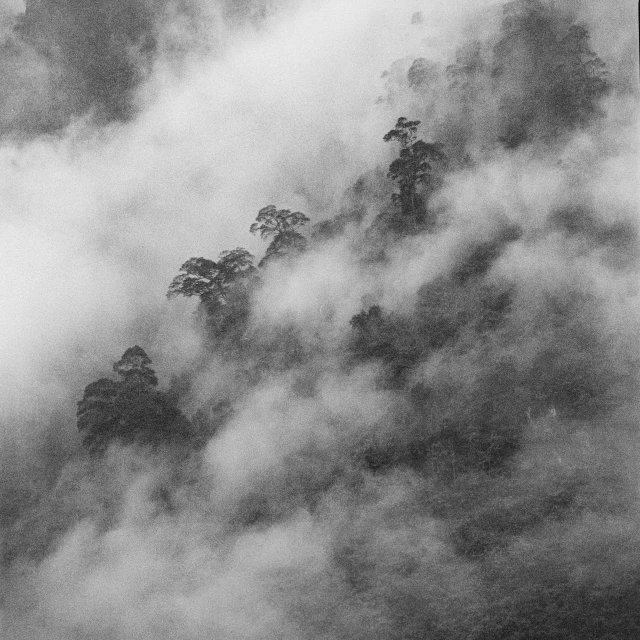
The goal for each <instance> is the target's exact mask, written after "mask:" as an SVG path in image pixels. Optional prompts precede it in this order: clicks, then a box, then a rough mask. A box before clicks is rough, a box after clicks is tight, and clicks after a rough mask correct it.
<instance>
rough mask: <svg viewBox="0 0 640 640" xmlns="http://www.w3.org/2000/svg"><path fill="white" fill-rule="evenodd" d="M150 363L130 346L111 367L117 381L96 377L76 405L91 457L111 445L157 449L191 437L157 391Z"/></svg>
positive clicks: (185, 424) (174, 409)
mask: <svg viewBox="0 0 640 640" xmlns="http://www.w3.org/2000/svg"><path fill="white" fill-rule="evenodd" d="M150 364H151V360H150V359H149V357H148V356H147V354H146V353H145V351H144V350H143V349H142V348H141V347H138V346H135V347H132V348H130V349H127V351H125V353H124V355H123V356H122V358H121V359H120V360H119V361H118V362H116V363H115V364H114V365H113V369H114V371H115V372H116V373H117V374H118V375H119V376H120V377H121V378H122V379H121V380H113V379H111V378H101V379H100V380H97V381H96V382H92V383H91V384H89V385H87V387H86V389H85V391H84V396H83V398H82V400H81V401H80V402H79V403H78V429H79V431H80V433H81V434H82V443H83V445H84V446H85V447H86V448H87V449H88V451H89V452H90V453H92V454H99V453H103V452H104V451H105V450H106V449H107V448H108V446H109V445H110V444H112V443H113V442H120V443H123V444H133V443H136V444H142V445H153V446H159V445H171V444H179V443H183V444H184V443H186V442H188V441H189V439H190V438H191V437H192V435H193V434H192V431H191V426H190V424H189V422H188V421H187V420H186V418H184V416H183V415H182V414H181V413H180V411H179V409H178V408H177V407H176V406H175V404H174V403H173V402H172V401H171V400H170V398H169V397H168V396H167V395H166V394H165V393H163V392H161V391H158V390H156V388H155V387H156V386H157V384H158V380H157V378H156V376H155V373H154V372H153V369H151V368H150V367H149V365H150Z"/></svg>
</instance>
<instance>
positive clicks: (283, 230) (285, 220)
mask: <svg viewBox="0 0 640 640" xmlns="http://www.w3.org/2000/svg"><path fill="white" fill-rule="evenodd" d="M307 222H309V218H308V217H307V216H306V215H304V213H300V212H299V211H294V212H292V211H291V210H289V209H276V207H275V206H274V205H272V204H270V205H268V206H267V207H263V208H262V209H260V211H259V213H258V217H257V218H256V221H255V222H254V223H253V224H252V225H251V227H250V229H249V230H250V231H251V233H253V234H256V233H259V234H260V237H261V238H262V239H263V240H265V239H267V238H272V240H271V244H269V246H268V247H267V251H266V253H265V256H264V258H262V260H261V261H260V263H259V264H258V266H264V265H265V264H266V263H267V262H268V261H270V260H273V259H276V258H282V257H284V256H288V255H296V254H298V253H302V252H303V251H304V250H305V249H306V248H307V239H306V238H305V237H304V236H303V235H302V234H301V233H300V232H299V231H298V229H299V228H300V227H302V226H303V225H305V224H307Z"/></svg>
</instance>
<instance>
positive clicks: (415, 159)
mask: <svg viewBox="0 0 640 640" xmlns="http://www.w3.org/2000/svg"><path fill="white" fill-rule="evenodd" d="M419 125H420V120H407V118H398V122H397V123H396V126H395V127H394V128H393V129H391V131H389V132H388V133H387V134H386V135H385V136H384V138H383V140H384V141H385V142H391V141H394V142H398V143H399V144H400V155H399V156H398V157H397V158H396V159H395V160H394V161H393V162H392V163H391V164H390V165H389V172H388V174H387V175H388V177H389V178H391V179H392V180H395V181H396V182H397V183H398V186H399V189H400V190H399V192H397V193H394V194H393V199H394V201H395V202H397V203H399V204H400V208H401V210H402V213H403V214H405V215H414V216H415V215H417V214H419V213H420V210H421V209H423V208H424V204H425V203H424V201H423V199H422V198H421V197H420V196H419V195H418V192H417V188H418V185H425V186H427V187H428V186H429V183H430V181H431V179H432V177H433V175H434V173H435V171H436V168H437V166H438V165H439V164H442V163H444V160H445V155H444V152H443V145H442V144H440V143H428V142H424V141H423V140H418V136H417V131H418V126H419Z"/></svg>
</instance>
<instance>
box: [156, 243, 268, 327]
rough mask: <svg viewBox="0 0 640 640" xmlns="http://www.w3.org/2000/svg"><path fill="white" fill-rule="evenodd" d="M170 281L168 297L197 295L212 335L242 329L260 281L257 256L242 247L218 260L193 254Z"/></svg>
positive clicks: (225, 252)
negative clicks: (252, 296)
mask: <svg viewBox="0 0 640 640" xmlns="http://www.w3.org/2000/svg"><path fill="white" fill-rule="evenodd" d="M180 270H181V271H182V273H180V274H179V275H177V276H176V277H175V278H174V279H173V281H172V282H171V284H170V285H169V291H168V292H167V297H169V298H171V297H173V296H177V295H182V296H187V297H191V296H197V297H199V298H200V302H201V305H202V309H204V311H205V312H206V316H207V318H206V323H207V326H208V328H209V331H210V333H211V335H212V336H213V337H215V338H221V337H223V336H225V335H227V334H228V333H229V331H230V330H231V329H232V328H235V329H236V330H237V331H236V333H241V332H242V330H243V328H244V323H245V321H246V319H247V318H248V315H249V311H250V296H251V292H252V291H253V287H254V286H255V285H256V283H257V282H258V278H257V275H256V271H257V270H256V268H255V267H254V266H253V256H252V255H251V254H250V253H249V252H248V251H247V250H246V249H243V248H241V247H238V248H236V249H232V250H230V251H223V252H222V253H221V254H220V257H219V258H218V262H214V261H213V260H208V259H207V258H191V259H190V260H187V262H185V263H184V264H183V265H182V266H181V267H180Z"/></svg>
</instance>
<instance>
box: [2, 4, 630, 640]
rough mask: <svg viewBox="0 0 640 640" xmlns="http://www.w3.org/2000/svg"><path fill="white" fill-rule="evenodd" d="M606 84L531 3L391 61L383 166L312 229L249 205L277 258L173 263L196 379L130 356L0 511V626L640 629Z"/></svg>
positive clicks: (623, 240) (126, 631) (84, 633)
mask: <svg viewBox="0 0 640 640" xmlns="http://www.w3.org/2000/svg"><path fill="white" fill-rule="evenodd" d="M27 17H28V18H29V16H27ZM29 19H31V20H35V18H33V16H31V18H29ZM421 20H422V17H421V14H419V13H414V14H413V18H412V16H411V15H408V16H407V22H411V23H412V24H416V25H417V24H420V22H421ZM24 24H25V25H26V26H23V27H21V28H22V29H28V25H29V24H30V23H29V22H28V20H27V22H25V23H24ZM140 28H142V27H140ZM152 45H153V41H149V42H148V43H147V44H146V45H144V46H143V45H140V46H139V49H138V54H139V55H143V54H144V52H145V51H146V49H145V47H150V48H152ZM153 46H155V45H153ZM145 55H146V54H145ZM74 64H75V63H74ZM78 64H79V63H78ZM383 71H384V70H383V69H381V70H380V72H381V73H382V72H383ZM616 73H617V72H616V69H615V68H614V67H613V66H611V65H608V64H607V63H605V62H604V61H603V59H602V58H601V57H599V55H598V53H597V52H596V51H594V48H593V44H592V41H591V35H590V32H589V28H588V27H587V25H586V24H585V23H584V22H582V21H581V20H580V19H579V18H578V17H577V16H576V15H575V14H573V13H572V12H570V11H569V10H566V9H564V8H563V7H561V6H560V5H558V4H557V3H547V2H542V1H541V0H515V1H513V2H508V3H507V4H505V5H504V6H503V7H501V9H500V12H499V17H498V19H497V20H496V23H495V29H494V30H493V31H491V32H490V33H481V34H478V37H477V39H473V38H472V39H469V38H467V41H466V42H465V43H464V44H461V45H460V46H459V47H458V48H457V50H456V51H455V52H453V54H452V55H451V56H450V59H448V60H447V61H445V62H443V61H442V60H431V59H429V58H428V57H419V58H412V59H403V60H398V61H396V62H393V61H390V66H389V70H388V71H384V74H383V76H382V83H383V84H384V94H383V95H381V97H380V98H379V103H380V104H382V105H384V106H385V108H387V109H389V110H390V111H394V112H395V116H394V119H393V120H392V121H389V122H388V123H387V124H386V125H385V126H384V128H382V129H380V130H376V131H370V132H369V134H370V135H371V136H374V137H376V139H377V140H380V141H382V142H384V145H385V153H386V161H385V162H384V163H383V164H380V165H379V166H376V167H373V168H370V169H369V170H367V171H366V172H364V173H362V175H360V176H359V177H358V178H357V179H356V180H355V181H353V183H352V184H350V185H349V186H347V188H346V189H343V190H342V192H341V195H340V196H339V198H338V199H337V204H335V206H334V207H333V208H332V210H331V211H325V212H324V215H322V216H314V215H312V214H311V213H310V212H305V211H296V210H295V209H297V208H302V207H299V206H298V205H297V204H296V203H290V202H287V201H276V202H273V203H269V200H267V201H266V202H265V203H264V206H263V208H261V209H259V210H258V211H247V213H246V223H245V232H246V238H247V244H248V246H252V247H253V246H256V245H255V242H254V241H255V240H256V239H260V241H261V245H260V246H261V249H260V251H261V254H258V255H254V254H252V253H251V252H250V251H249V250H248V249H246V248H244V247H242V246H232V247H230V248H228V249H226V250H223V251H221V252H215V251H213V252H212V253H211V254H208V255H203V256H199V255H192V256H189V255H185V256H184V262H183V263H182V264H181V265H180V264H176V265H175V272H174V273H175V276H174V277H173V279H172V280H169V281H167V283H166V288H167V293H166V298H167V300H166V303H165V304H166V305H167V308H172V309H174V308H180V309H187V311H188V314H187V315H185V317H186V318H187V322H188V323H190V327H191V330H192V331H193V332H194V333H195V335H197V337H198V349H197V352H196V353H195V354H194V355H193V356H192V357H191V359H190V361H189V366H188V367H182V368H181V369H180V370H176V372H175V373H173V375H171V376H165V377H164V378H163V377H162V376H161V375H159V374H158V373H157V372H156V371H155V369H154V363H153V359H154V357H155V355H154V345H153V344H151V345H147V344H143V343H140V344H135V345H131V344H123V345H122V352H121V353H118V352H116V353H113V360H112V362H105V363H104V368H103V373H104V375H103V376H102V377H99V378H97V379H95V380H93V381H91V380H86V386H85V387H84V391H83V390H82V389H78V394H77V396H78V400H79V401H78V404H77V424H76V426H77V442H76V444H75V445H74V447H73V448H71V449H70V450H67V453H66V454H65V456H66V457H65V458H64V460H63V461H62V462H60V461H59V462H57V463H56V464H55V465H52V470H51V472H50V473H49V475H48V477H46V479H45V480H43V481H42V482H41V483H40V485H39V486H38V487H36V488H34V489H33V490H30V491H27V490H26V489H21V491H22V494H19V493H18V494H17V495H18V498H16V497H15V496H14V498H13V500H12V499H11V496H9V495H4V494H3V496H2V509H3V511H2V521H1V522H0V525H1V532H2V543H3V544H2V567H3V571H4V572H5V575H6V576H7V581H6V584H7V587H6V588H5V587H2V588H0V605H1V606H2V609H1V610H0V611H2V615H3V616H4V617H3V618H0V625H1V624H5V625H6V629H7V633H9V635H7V636H6V637H7V638H11V639H13V638H15V639H16V640H23V639H25V640H26V639H27V638H35V639H37V638H44V637H47V638H53V639H58V638H60V639H61V640H67V639H71V638H77V639H85V638H86V639H89V638H91V639H94V638H95V639H98V638H99V639H103V638H104V639H105V640H107V639H109V640H111V639H114V640H115V639H117V640H120V639H122V640H133V639H140V640H142V639H147V638H156V639H160V638H167V639H168V638H180V639H182V638H184V639H185V640H187V639H200V638H213V637H215V638H220V639H221V640H231V639H236V638H237V639H240V638H243V639H244V638H246V639H251V638H255V639H258V638H259V639H265V638H281V639H288V638H291V639H292V640H293V639H298V640H299V639H301V638H309V639H313V640H319V639H327V640H337V639H345V640H346V639H362V640H365V639H366V640H375V639H380V640H383V639H384V640H390V639H397V640H412V639H415V640H418V639H420V640H458V639H459V640H500V639H504V640H535V639H539V640H554V639H556V640H561V639H562V640H585V639H587V638H589V639H594V640H595V639H598V640H600V639H602V640H624V639H629V638H635V637H640V606H639V605H640V554H639V552H638V549H639V548H640V545H639V543H640V535H639V533H638V531H640V529H639V527H638V524H639V521H638V505H639V503H638V487H639V484H638V470H637V468H638V444H640V441H639V436H638V422H637V418H638V413H637V408H638V407H637V397H638V391H639V389H638V362H639V360H638V355H639V353H638V341H637V337H638V333H637V328H638V327H637V325H638V316H637V301H636V296H637V292H636V291H635V289H634V286H636V285H637V273H638V258H639V242H638V224H637V218H636V211H635V210H633V211H631V212H630V211H629V210H628V209H625V205H624V204H620V202H621V201H622V200H618V201H616V200H615V199H614V198H613V197H612V196H611V194H610V192H609V193H608V192H607V190H609V189H615V188H616V187H615V177H614V178H611V177H610V173H607V171H609V172H610V171H611V167H612V166H613V170H614V171H615V168H616V167H617V166H618V165H615V163H613V164H611V163H610V164H609V165H606V168H598V167H600V163H602V165H603V166H604V164H605V162H604V161H603V160H602V158H603V157H605V156H607V154H610V155H609V157H613V155H614V153H615V152H614V151H613V150H612V146H613V142H611V136H610V134H609V133H608V129H607V127H609V126H611V125H610V120H611V115H610V113H609V112H608V110H607V109H608V105H611V104H613V102H612V99H613V98H615V97H616V95H618V94H620V93H622V92H624V89H623V88H621V86H620V81H619V80H618V79H617V78H618V76H617V75H616ZM125 81H126V82H127V83H133V80H131V79H130V80H122V82H125ZM636 93H637V92H636ZM634 99H635V100H636V101H637V95H635V97H634ZM124 104H125V103H124V102H122V103H118V104H115V103H113V104H111V106H109V109H110V110H111V111H110V112H109V113H111V116H112V117H116V116H114V115H113V114H114V113H121V111H122V110H123V109H125V106H123V105H124ZM127 117H129V116H127ZM607 145H609V146H607ZM585 149H586V151H585ZM594 165H597V167H596V168H595V169H594ZM605 174H606V177H602V176H603V175H605ZM594 185H595V186H594ZM600 185H601V186H600ZM275 191H277V189H275ZM272 193H273V192H272ZM272 193H270V194H269V197H271V195H272ZM287 207H290V208H287ZM197 233H198V231H197V229H194V246H195V245H197V244H198V243H197ZM236 237H237V236H236ZM249 243H252V244H250V245H249ZM252 251H254V253H256V254H257V252H256V251H255V249H252ZM194 253H195V252H194ZM216 254H217V255H216ZM634 282H636V285H634V284H633V283H634ZM636 288H637V286H636ZM112 363H113V364H112ZM164 370H165V371H166V370H167V368H166V366H165V367H164ZM7 486H9V485H7ZM105 585H106V586H105ZM57 588H59V589H60V590H62V591H65V592H66V593H67V596H66V597H68V601H69V603H70V604H69V606H70V607H75V608H76V613H73V614H70V615H69V616H68V617H65V616H66V614H65V615H62V614H61V613H60V611H61V608H60V606H61V605H60V604H59V603H58V600H57V598H60V597H62V596H60V595H56V594H55V592H56V589H57ZM21 594H23V595H21ZM42 594H45V595H42ZM52 594H53V595H52ZM94 595H95V601H94ZM22 598H24V602H21V599H22ZM130 611H134V613H127V612H130Z"/></svg>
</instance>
